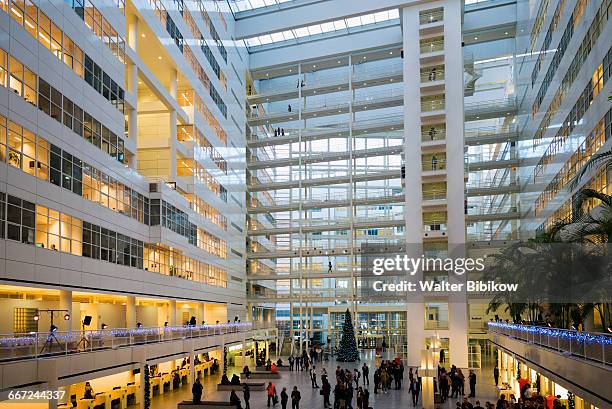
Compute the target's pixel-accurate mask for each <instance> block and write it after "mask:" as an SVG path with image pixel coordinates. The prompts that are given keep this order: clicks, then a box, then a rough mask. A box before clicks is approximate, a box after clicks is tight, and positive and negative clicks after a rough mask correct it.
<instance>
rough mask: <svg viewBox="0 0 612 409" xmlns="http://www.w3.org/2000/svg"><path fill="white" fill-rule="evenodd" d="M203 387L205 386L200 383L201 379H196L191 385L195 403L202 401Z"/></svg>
mask: <svg viewBox="0 0 612 409" xmlns="http://www.w3.org/2000/svg"><path fill="white" fill-rule="evenodd" d="M202 389H204V387H203V386H202V384H201V383H200V379H196V381H195V382H194V384H193V386H192V387H191V394H192V395H193V403H194V404H198V403H200V402H201V401H202Z"/></svg>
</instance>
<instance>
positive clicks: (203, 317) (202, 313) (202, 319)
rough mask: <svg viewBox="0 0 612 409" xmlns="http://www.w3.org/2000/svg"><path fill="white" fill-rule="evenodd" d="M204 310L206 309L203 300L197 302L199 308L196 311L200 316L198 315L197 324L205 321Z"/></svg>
mask: <svg viewBox="0 0 612 409" xmlns="http://www.w3.org/2000/svg"><path fill="white" fill-rule="evenodd" d="M205 310H206V304H204V303H203V302H201V303H199V309H198V311H199V313H200V316H199V317H198V320H199V323H198V324H200V323H202V321H206V313H205Z"/></svg>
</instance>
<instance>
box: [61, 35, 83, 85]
mask: <svg viewBox="0 0 612 409" xmlns="http://www.w3.org/2000/svg"><path fill="white" fill-rule="evenodd" d="M64 64H66V65H67V66H68V67H70V68H72V70H73V71H74V72H75V73H76V74H77V75H78V76H79V77H81V78H83V51H82V50H81V49H80V48H79V47H78V46H77V45H76V44H75V43H74V41H72V40H71V39H70V38H69V37H68V36H64Z"/></svg>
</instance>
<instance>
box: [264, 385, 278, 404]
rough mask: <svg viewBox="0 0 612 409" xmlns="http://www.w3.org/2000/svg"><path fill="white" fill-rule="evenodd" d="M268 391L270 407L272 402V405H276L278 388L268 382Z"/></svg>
mask: <svg viewBox="0 0 612 409" xmlns="http://www.w3.org/2000/svg"><path fill="white" fill-rule="evenodd" d="M266 391H267V392H268V407H270V402H271V403H272V405H276V402H274V397H275V396H276V387H275V386H274V384H273V383H272V382H268V387H267V388H266Z"/></svg>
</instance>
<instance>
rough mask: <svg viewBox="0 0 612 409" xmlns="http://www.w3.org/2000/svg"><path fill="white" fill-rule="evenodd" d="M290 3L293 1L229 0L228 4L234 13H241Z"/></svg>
mask: <svg viewBox="0 0 612 409" xmlns="http://www.w3.org/2000/svg"><path fill="white" fill-rule="evenodd" d="M289 1H293V0H228V3H229V5H230V7H231V9H232V11H233V12H234V13H239V12H241V11H247V10H252V9H259V8H262V7H269V6H275V5H278V4H280V3H287V2H289Z"/></svg>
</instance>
